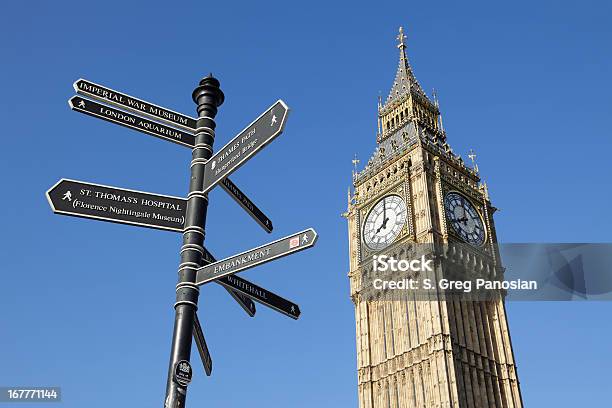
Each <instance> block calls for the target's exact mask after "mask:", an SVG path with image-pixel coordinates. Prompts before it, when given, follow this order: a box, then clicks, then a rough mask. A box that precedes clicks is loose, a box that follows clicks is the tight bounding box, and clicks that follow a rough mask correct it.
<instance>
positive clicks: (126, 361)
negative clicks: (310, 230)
mask: <svg viewBox="0 0 612 408" xmlns="http://www.w3.org/2000/svg"><path fill="white" fill-rule="evenodd" d="M611 12H612V9H611V6H610V4H609V3H607V2H589V1H585V2H581V3H580V4H578V3H575V2H548V1H546V2H523V1H515V2H510V3H504V4H498V3H492V2H470V3H466V2H461V3H444V2H385V1H379V2H376V3H370V4H367V5H366V4H364V5H359V4H357V3H355V2H346V3H339V2H338V3H336V2H319V1H311V2H302V3H300V4H293V3H291V2H267V3H263V2H258V3H255V2H251V3H248V4H237V3H233V2H216V3H211V2H207V3H206V4H203V3H202V2H197V1H190V2H177V3H176V4H172V5H170V4H169V3H162V2H116V1H106V2H82V1H81V2H73V1H64V2H41V1H36V2H12V3H10V4H6V5H5V6H4V8H3V12H2V15H1V16H0V52H1V55H2V57H1V58H2V67H3V75H2V76H1V77H0V89H2V94H3V95H2V98H0V114H1V115H2V130H3V131H2V133H3V137H2V138H1V139H0V140H1V142H0V143H1V149H0V151H1V152H2V153H3V154H2V160H0V171H1V173H2V175H3V176H2V184H3V186H2V200H0V203H1V204H0V208H1V209H2V214H3V220H2V224H1V225H2V229H1V231H2V234H1V235H0V271H1V278H0V279H1V280H0V282H1V284H0V324H1V328H0V333H1V335H0V361H2V363H1V364H0V386H12V385H59V386H61V387H62V388H63V393H64V402H63V403H62V405H61V406H66V407H84V406H87V407H91V408H95V407H106V406H109V405H121V406H124V405H125V406H128V405H139V406H161V404H162V402H163V395H164V389H165V381H166V370H167V362H168V356H169V349H170V338H171V330H172V319H173V309H172V304H173V302H174V285H175V283H176V268H177V264H178V249H179V246H180V235H178V234H175V233H172V232H165V231H155V230H148V229H142V228H138V227H132V226H125V225H115V224H108V223H102V222H97V221H92V220H83V219H75V218H69V217H62V216H59V215H53V214H52V212H51V210H50V209H49V206H48V204H47V201H46V199H45V196H44V192H45V191H46V190H47V189H48V188H49V187H50V186H51V185H53V184H54V183H55V182H56V181H57V180H58V179H60V178H62V177H66V178H73V179H77V180H84V181H91V182H95V183H101V184H107V185H115V186H117V187H123V188H131V189H137V190H143V191H149V192H153V193H160V194H168V195H176V196H184V195H185V193H186V191H187V187H188V183H187V180H188V174H189V173H188V171H189V157H190V152H189V151H188V150H187V149H185V148H183V147H181V146H177V145H174V144H171V143H168V142H165V141H162V140H159V139H156V138H153V137H150V136H147V135H145V134H140V133H138V132H135V131H131V130H127V129H124V128H120V127H118V126H115V125H112V124H109V123H106V122H103V121H100V120H96V119H94V118H90V117H86V116H84V115H80V114H78V113H74V112H71V111H70V109H69V108H68V105H67V100H68V98H69V97H71V96H72V94H73V91H72V83H73V81H74V80H76V79H77V78H79V77H83V78H87V79H89V80H91V81H94V82H97V83H100V84H103V85H106V86H108V87H111V88H114V89H118V90H121V91H123V92H125V93H128V94H131V95H134V96H138V97H140V98H142V99H145V100H148V101H151V102H154V103H157V104H159V105H162V106H165V107H168V108H170V109H174V110H177V111H179V112H183V113H186V114H190V115H193V114H194V104H193V102H192V101H191V97H190V96H191V92H192V90H193V88H194V86H195V85H196V83H197V81H199V79H200V78H201V77H202V76H204V75H206V74H208V73H209V72H213V73H214V74H215V75H216V76H217V77H218V78H219V79H220V80H221V84H222V88H223V90H224V92H225V95H226V102H225V104H224V105H223V106H222V107H221V109H220V113H219V115H218V117H217V118H218V128H217V130H218V131H217V145H216V146H217V148H218V147H221V146H222V145H223V144H225V142H226V141H228V140H229V139H230V138H231V137H233V135H234V134H235V133H236V132H237V131H239V130H241V129H242V128H243V127H244V126H245V125H246V124H247V123H249V122H250V121H251V120H252V119H254V118H255V117H256V116H258V115H259V114H260V113H261V112H262V111H263V110H265V109H266V108H267V107H268V106H269V105H271V104H272V103H273V102H274V101H275V100H277V99H278V98H282V99H284V100H285V101H286V102H287V104H288V105H289V106H290V107H291V109H292V112H291V115H290V117H289V120H288V123H287V127H286V131H285V133H284V134H283V135H282V136H281V137H280V138H279V139H278V140H276V141H275V142H274V143H273V144H271V145H270V146H269V147H267V148H266V149H265V150H264V151H263V152H262V153H260V154H259V155H258V156H257V157H256V158H254V159H253V160H251V161H250V162H249V163H248V164H247V165H245V166H244V167H243V168H241V169H240V170H239V171H238V172H237V173H235V175H234V176H233V177H232V178H233V180H234V181H235V182H236V184H238V185H239V187H240V188H241V189H242V190H243V191H244V192H245V193H246V194H248V195H249V196H250V197H251V198H252V199H253V201H255V202H256V203H257V204H258V205H259V206H260V208H261V209H263V210H264V211H265V212H266V214H268V215H269V216H270V218H271V219H272V220H273V222H274V225H275V231H274V233H273V234H271V235H268V234H266V233H265V232H263V230H261V228H260V227H259V226H258V225H256V224H255V223H254V222H253V221H252V220H251V219H250V218H249V217H248V216H247V215H246V214H245V213H244V211H243V210H242V209H241V208H239V207H238V205H236V204H235V203H234V202H232V201H231V200H230V199H229V198H228V197H227V195H226V194H225V193H224V192H222V191H220V190H219V189H215V190H214V191H213V192H212V193H211V195H210V202H211V204H210V209H209V220H208V225H207V232H208V235H207V241H206V242H207V247H208V248H209V249H210V250H211V252H213V253H214V254H215V255H216V256H217V257H224V256H228V255H231V254H233V253H236V252H240V251H242V250H245V249H248V248H250V247H253V246H257V245H259V244H261V243H264V242H267V241H270V240H272V239H273V238H279V237H282V236H285V235H288V234H290V233H292V232H294V231H297V230H300V229H303V228H306V227H309V226H313V227H315V228H316V229H317V231H318V232H319V234H320V240H319V242H318V245H317V247H316V249H314V250H311V251H307V252H304V253H301V254H299V255H295V256H292V257H288V258H285V259H283V260H280V261H277V262H274V263H273V264H268V265H266V266H263V267H260V268H257V269H254V270H251V271H249V272H247V273H245V274H244V277H245V278H247V279H250V280H252V281H254V282H256V283H258V284H260V285H261V286H264V287H266V288H269V289H270V290H273V291H275V292H276V293H279V294H281V295H283V296H285V297H287V298H289V299H291V300H293V301H295V302H296V303H298V304H299V305H300V307H301V309H302V317H301V318H300V320H298V321H293V320H290V319H288V318H286V317H284V316H282V315H280V314H278V313H275V312H273V311H271V310H269V309H266V308H265V307H263V306H258V313H257V316H256V317H255V318H248V317H247V316H246V315H245V314H244V312H243V311H242V310H241V309H240V308H239V307H238V306H237V305H236V304H234V302H233V300H232V299H231V298H230V297H229V296H228V295H227V294H226V293H225V291H224V290H222V289H221V288H220V287H206V288H205V289H204V290H203V291H202V295H201V297H200V301H201V302H200V305H201V307H200V312H199V314H200V319H201V321H202V324H203V327H204V331H205V335H206V338H207V341H208V344H209V347H210V349H211V353H212V358H213V361H214V371H213V376H212V377H210V378H207V377H205V376H204V374H203V370H202V368H201V366H200V364H199V361H198V356H197V354H195V353H194V354H193V359H192V361H193V366H194V368H195V379H194V381H193V382H192V385H191V386H190V388H189V396H188V404H189V405H190V406H207V407H221V406H223V407H244V406H245V405H246V404H248V405H249V406H260V405H264V404H266V405H267V406H271V407H276V406H279V407H281V406H283V407H284V406H290V407H311V406H317V407H355V406H356V373H355V365H356V362H355V344H354V317H353V311H352V304H351V303H350V300H349V297H348V292H349V288H348V280H347V277H346V273H347V270H348V254H347V245H346V237H347V231H346V224H345V220H344V219H343V218H341V217H340V213H342V212H343V211H344V210H345V207H346V189H347V186H348V185H349V183H350V174H351V163H350V161H351V159H352V158H353V155H354V154H357V155H358V156H359V157H360V158H361V159H362V160H364V162H365V160H367V158H368V157H369V155H370V153H371V152H372V151H373V149H374V146H375V127H376V98H377V96H378V94H379V92H382V94H383V96H386V93H387V92H388V90H389V88H390V86H391V83H392V81H393V76H394V74H395V70H396V67H397V58H398V51H397V48H395V44H396V41H395V36H396V35H397V28H398V27H399V26H400V25H403V26H404V27H405V31H406V34H407V36H408V54H409V58H410V60H411V63H412V65H413V68H414V70H415V73H416V76H417V78H418V79H419V81H420V82H421V84H422V85H423V87H424V88H425V89H426V90H428V91H430V90H431V89H432V88H434V87H435V88H436V89H437V90H438V94H439V98H440V103H441V109H442V111H443V115H444V116H443V118H444V124H445V127H446V129H447V132H448V141H449V143H450V144H451V145H452V146H453V148H454V150H455V152H457V153H461V154H463V155H465V154H466V153H467V152H468V150H469V149H470V148H473V149H475V150H476V152H477V153H478V164H479V167H480V170H481V174H482V175H483V178H484V179H485V180H486V181H487V183H488V184H489V187H490V192H491V195H492V198H493V202H494V204H495V205H496V206H497V207H499V208H500V209H501V211H500V212H498V213H497V216H496V222H497V229H498V235H499V237H500V240H502V241H503V242H609V241H610V238H609V232H610V227H611V226H612V224H611V221H610V218H609V216H608V214H609V206H610V205H609V203H610V199H612V193H611V192H610V188H609V187H610V177H611V176H612V171H611V167H610V151H611V148H612V142H611V138H610V130H609V126H608V121H609V117H610V114H611V113H612V112H611V108H612V106H611V102H610V85H611V80H610V73H611V70H610V68H611V61H612V56H611V54H610V43H611V42H612V33H611V31H612V29H611V28H610V27H611V26H610V24H609V21H608V17H609V15H610V13H611ZM209 286H210V285H209ZM611 313H612V304H611V303H578V302H573V303H569V302H567V303H544V302H541V303H512V304H509V305H508V314H509V319H510V327H511V330H512V339H513V343H514V347H515V355H516V359H517V362H518V369H519V375H520V379H521V382H522V391H523V397H524V401H525V404H526V405H527V406H556V407H573V406H587V405H593V406H595V405H598V406H604V405H607V403H608V401H609V399H610V397H609V385H608V379H609V367H610V365H612V347H611V346H610V344H611V343H610V341H609V338H610V337H611V336H612V325H610V314H611ZM23 406H24V407H26V406H27V405H23Z"/></svg>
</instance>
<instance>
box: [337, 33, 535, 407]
mask: <svg viewBox="0 0 612 408" xmlns="http://www.w3.org/2000/svg"><path fill="white" fill-rule="evenodd" d="M398 48H399V66H398V69H397V74H396V76H395V80H394V82H393V85H392V87H391V90H390V92H389V95H388V97H387V98H386V100H385V101H384V102H383V101H382V100H380V99H379V104H378V132H377V135H376V142H377V147H376V149H375V152H374V153H373V155H372V157H371V158H370V159H369V161H368V162H367V164H366V165H365V168H364V169H362V170H361V171H355V172H354V174H353V186H352V189H351V190H349V196H348V209H347V212H346V213H345V216H346V218H347V220H348V229H349V259H350V266H349V274H348V275H349V280H350V291H351V299H352V301H353V303H354V305H355V320H356V342H357V377H358V398H359V407H360V408H404V407H405V408H408V407H419V408H420V407H424V408H425V407H427V408H429V407H458V408H464V407H465V408H468V407H470V408H471V407H474V408H488V407H504V408H511V407H512V408H518V407H522V406H523V404H522V398H521V392H520V387H519V381H518V377H517V372H516V364H515V361H514V355H513V350H512V344H511V340H510V333H509V328H508V322H507V318H506V312H505V306H504V301H503V297H502V296H501V295H500V296H496V297H493V298H490V299H484V300H483V299H475V298H474V299H470V298H462V299H455V298H445V297H440V296H438V295H439V293H438V292H434V295H428V296H427V297H426V298H423V297H422V296H421V297H419V296H418V295H416V294H415V293H411V292H410V291H403V292H402V293H401V294H400V295H397V294H393V295H390V294H389V293H388V292H384V291H383V292H381V293H379V294H378V296H377V297H375V296H370V295H369V293H368V291H370V290H371V286H372V279H371V278H372V276H376V272H373V270H372V259H373V258H376V257H380V256H381V255H387V256H394V255H398V254H400V255H401V254H402V253H404V254H405V253H406V251H405V249H406V248H414V247H415V246H418V245H427V246H428V247H429V248H431V249H432V253H436V254H438V255H439V256H438V257H437V258H436V263H435V268H434V270H435V272H433V276H434V278H439V277H440V276H442V277H445V276H448V275H449V274H450V273H451V272H453V271H454V272H456V271H458V270H459V271H467V272H468V273H472V272H474V273H477V274H479V276H487V277H492V276H493V277H494V276H499V274H503V267H502V264H501V260H500V258H499V251H497V250H496V243H497V239H496V233H495V225H494V222H493V213H494V212H495V207H494V206H493V205H492V203H491V199H490V197H489V194H488V191H487V188H486V185H485V184H484V183H482V182H481V179H480V175H479V172H478V170H477V168H476V167H475V166H473V165H472V166H469V165H467V164H466V163H465V162H464V161H463V159H462V158H461V157H460V156H459V155H457V154H455V153H454V152H453V150H452V148H451V147H450V145H449V143H448V142H447V135H446V131H445V130H444V128H443V125H442V120H441V116H440V110H439V104H438V102H437V100H436V99H435V98H430V97H429V96H428V95H427V94H426V93H425V92H424V91H423V89H422V87H421V85H420V84H419V82H418V81H417V79H416V77H415V75H414V73H413V70H412V67H411V65H410V63H409V61H408V58H407V53H406V41H405V36H404V33H403V30H402V29H401V28H400V31H399V35H398ZM440 254H441V255H440ZM415 276H416V277H417V278H418V277H419V275H418V273H417V274H416V275H415ZM421 277H422V276H421ZM421 280H422V279H421Z"/></svg>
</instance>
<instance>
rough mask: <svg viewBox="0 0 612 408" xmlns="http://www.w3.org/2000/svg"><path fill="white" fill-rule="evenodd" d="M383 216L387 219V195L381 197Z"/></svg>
mask: <svg viewBox="0 0 612 408" xmlns="http://www.w3.org/2000/svg"><path fill="white" fill-rule="evenodd" d="M383 218H384V219H385V221H386V220H387V197H385V198H383Z"/></svg>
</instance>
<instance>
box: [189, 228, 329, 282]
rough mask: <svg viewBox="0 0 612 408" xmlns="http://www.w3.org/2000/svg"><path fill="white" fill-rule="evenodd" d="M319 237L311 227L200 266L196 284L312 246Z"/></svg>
mask: <svg viewBox="0 0 612 408" xmlns="http://www.w3.org/2000/svg"><path fill="white" fill-rule="evenodd" d="M317 237H318V236H317V233H316V232H315V230H314V229H312V228H309V229H307V230H304V231H301V232H297V233H295V234H293V235H289V236H288V237H285V238H281V239H278V240H276V241H273V242H270V243H268V244H265V245H262V246H260V247H257V248H253V249H250V250H248V251H245V252H242V253H240V254H238V255H234V256H231V257H229V258H226V259H224V260H222V261H217V262H214V263H212V264H210V265H206V266H203V267H201V268H198V273H197V276H196V284H198V285H203V284H205V283H208V282H210V281H213V280H215V279H219V278H222V277H224V276H229V275H233V274H235V273H238V272H241V271H244V270H245V269H250V268H252V267H254V266H257V265H261V264H263V263H266V262H270V261H272V260H274V259H277V258H281V257H283V256H287V255H290V254H293V253H295V252H299V251H302V250H304V249H308V248H311V247H313V246H314V244H315V242H316V241H317Z"/></svg>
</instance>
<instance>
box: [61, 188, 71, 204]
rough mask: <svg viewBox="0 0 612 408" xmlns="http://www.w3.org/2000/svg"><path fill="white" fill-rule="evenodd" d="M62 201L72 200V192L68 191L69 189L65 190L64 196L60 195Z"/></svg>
mask: <svg viewBox="0 0 612 408" xmlns="http://www.w3.org/2000/svg"><path fill="white" fill-rule="evenodd" d="M62 200H63V201H66V200H68V201H72V193H71V192H70V190H68V191H66V194H64V197H62Z"/></svg>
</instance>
